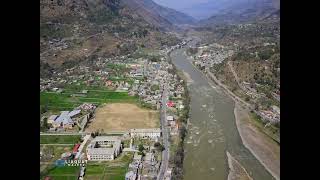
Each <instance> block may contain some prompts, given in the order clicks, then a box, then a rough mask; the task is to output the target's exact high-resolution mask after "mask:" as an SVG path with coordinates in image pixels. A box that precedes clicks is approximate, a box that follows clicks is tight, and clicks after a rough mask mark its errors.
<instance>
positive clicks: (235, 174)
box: [227, 151, 253, 180]
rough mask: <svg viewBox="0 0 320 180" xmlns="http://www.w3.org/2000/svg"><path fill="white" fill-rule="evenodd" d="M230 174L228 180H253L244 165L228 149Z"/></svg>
mask: <svg viewBox="0 0 320 180" xmlns="http://www.w3.org/2000/svg"><path fill="white" fill-rule="evenodd" d="M227 157H228V165H229V169H230V170H229V174H228V180H253V179H252V178H251V177H250V176H249V174H248V172H247V171H246V170H245V169H244V168H243V167H242V165H241V164H240V163H239V162H238V161H237V160H236V159H235V158H234V157H232V156H231V154H230V153H229V152H228V151H227Z"/></svg>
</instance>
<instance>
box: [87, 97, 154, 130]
mask: <svg viewBox="0 0 320 180" xmlns="http://www.w3.org/2000/svg"><path fill="white" fill-rule="evenodd" d="M157 127H159V112H158V111H153V110H147V109H142V108H139V107H138V106H137V105H135V104H129V103H112V104H107V105H104V106H102V107H99V108H97V109H96V112H95V118H94V119H93V122H91V123H89V124H88V127H87V128H86V132H94V131H96V130H98V129H99V130H100V129H103V130H104V132H122V131H128V130H129V129H133V128H157Z"/></svg>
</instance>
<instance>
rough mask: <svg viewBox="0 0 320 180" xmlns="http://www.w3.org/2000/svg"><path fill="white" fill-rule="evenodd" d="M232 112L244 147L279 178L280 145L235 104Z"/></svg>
mask: <svg viewBox="0 0 320 180" xmlns="http://www.w3.org/2000/svg"><path fill="white" fill-rule="evenodd" d="M234 114H235V119H236V124H237V128H238V131H239V134H240V136H241V139H242V142H243V144H244V146H245V147H246V148H248V149H249V150H250V152H251V153H252V154H253V155H254V156H255V157H256V158H257V159H258V160H259V162H260V163H261V164H262V165H263V166H264V167H265V168H266V169H267V170H268V171H269V172H270V173H271V174H272V176H273V177H275V178H276V179H277V180H279V179H280V146H279V145H278V144H277V143H276V142H274V141H273V140H272V139H271V138H270V137H268V136H267V135H266V134H264V133H263V132H261V131H260V130H259V129H258V128H257V127H255V126H253V125H252V123H251V122H250V120H251V119H250V118H251V117H250V116H249V114H248V112H247V111H246V110H244V109H243V108H242V107H240V106H239V105H238V104H237V103H236V104H235V108H234Z"/></svg>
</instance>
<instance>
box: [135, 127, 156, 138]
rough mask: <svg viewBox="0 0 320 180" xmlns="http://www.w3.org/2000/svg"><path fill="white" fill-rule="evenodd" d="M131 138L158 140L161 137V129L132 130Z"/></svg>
mask: <svg viewBox="0 0 320 180" xmlns="http://www.w3.org/2000/svg"><path fill="white" fill-rule="evenodd" d="M130 136H131V137H141V138H151V139H156V138H157V137H160V136H161V130H160V128H155V129H131V130H130Z"/></svg>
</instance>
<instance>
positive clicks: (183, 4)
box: [153, 0, 213, 10]
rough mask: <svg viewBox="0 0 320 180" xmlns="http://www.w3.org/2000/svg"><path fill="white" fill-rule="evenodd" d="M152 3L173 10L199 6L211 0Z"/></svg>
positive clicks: (158, 0) (164, 0)
mask: <svg viewBox="0 0 320 180" xmlns="http://www.w3.org/2000/svg"><path fill="white" fill-rule="evenodd" d="M153 1H154V2H156V3H158V4H160V5H164V6H167V7H170V8H174V9H177V10H178V9H184V8H187V7H190V6H192V5H194V4H201V3H206V2H210V1H213V0H153Z"/></svg>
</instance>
